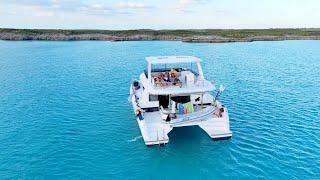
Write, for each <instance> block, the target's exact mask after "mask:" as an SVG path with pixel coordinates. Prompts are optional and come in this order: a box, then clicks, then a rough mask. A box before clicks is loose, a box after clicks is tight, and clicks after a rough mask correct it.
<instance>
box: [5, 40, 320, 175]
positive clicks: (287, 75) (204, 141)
mask: <svg viewBox="0 0 320 180" xmlns="http://www.w3.org/2000/svg"><path fill="white" fill-rule="evenodd" d="M154 55H194V56H198V57H200V58H202V59H203V60H204V61H203V70H204V73H205V76H206V77H207V78H208V79H211V80H215V81H216V82H217V83H218V84H223V85H224V86H226V91H225V92H224V94H223V95H222V97H221V101H223V102H224V103H225V104H226V105H227V107H228V108H229V114H230V124H231V130H232V131H233V137H232V139H230V140H226V141H213V140H211V139H210V138H209V137H208V136H207V135H206V134H205V133H204V132H203V131H202V130H201V129H200V128H197V127H186V128H179V129H174V130H173V131H172V132H171V133H170V142H169V144H168V145H166V146H164V147H159V146H154V147H151V148H150V147H146V146H145V145H144V142H143V140H142V138H141V136H140V131H139V128H138V125H137V122H136V121H135V118H134V114H133V111H132V107H131V104H130V103H128V101H127V97H128V94H129V84H130V82H131V80H132V79H133V78H138V76H139V74H140V73H141V72H142V70H143V69H144V68H145V67H146V62H145V59H144V58H145V57H146V56H154ZM0 177H1V179H3V178H12V179H57V178H59V179H88V178H90V179H92V178H94V179H96V178H97V179H181V178H182V177H183V178H184V179H192V178H202V179H212V178H222V177H229V178H237V179H238V178H240V179H242V178H258V177H264V178H268V177H269V178H270V177H273V178H274V179H283V178H287V179H303V178H306V179H309V178H312V179H317V178H320V41H282V42H252V43H231V44H189V43H182V42H156V41H154V42H97V41H90V42H89V41H82V42H6V41H0Z"/></svg>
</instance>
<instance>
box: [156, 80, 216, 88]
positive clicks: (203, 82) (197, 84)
mask: <svg viewBox="0 0 320 180" xmlns="http://www.w3.org/2000/svg"><path fill="white" fill-rule="evenodd" d="M151 83H152V85H153V87H154V88H159V89H165V88H172V87H179V88H188V87H205V86H208V85H209V83H211V82H210V81H208V80H205V79H197V80H195V81H194V83H193V84H191V85H190V84H187V83H185V82H181V81H176V82H166V81H161V82H155V81H154V80H153V79H152V80H151Z"/></svg>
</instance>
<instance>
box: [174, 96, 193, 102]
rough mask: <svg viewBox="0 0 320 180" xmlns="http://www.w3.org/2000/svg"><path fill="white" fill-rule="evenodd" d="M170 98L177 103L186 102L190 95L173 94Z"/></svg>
mask: <svg viewBox="0 0 320 180" xmlns="http://www.w3.org/2000/svg"><path fill="white" fill-rule="evenodd" d="M171 100H172V101H175V102H177V103H187V102H190V96H174V97H171Z"/></svg>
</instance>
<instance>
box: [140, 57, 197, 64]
mask: <svg viewBox="0 0 320 180" xmlns="http://www.w3.org/2000/svg"><path fill="white" fill-rule="evenodd" d="M146 60H147V62H148V63H150V64H173V63H198V62H201V59H199V58H197V57H193V56H151V57H146Z"/></svg>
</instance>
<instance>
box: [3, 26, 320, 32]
mask: <svg viewBox="0 0 320 180" xmlns="http://www.w3.org/2000/svg"><path fill="white" fill-rule="evenodd" d="M0 29H16V30H93V31H94V30H98V31H101V30H106V31H134V30H151V31H163V30H272V29H280V30H285V29H313V30H320V27H294V28H292V27H291V28H289V27H288V28H278V27H274V28H171V29H156V28H154V29H152V28H137V29H100V28H97V29H89V28H11V27H0Z"/></svg>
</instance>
